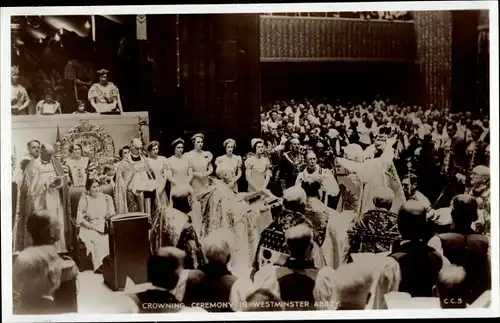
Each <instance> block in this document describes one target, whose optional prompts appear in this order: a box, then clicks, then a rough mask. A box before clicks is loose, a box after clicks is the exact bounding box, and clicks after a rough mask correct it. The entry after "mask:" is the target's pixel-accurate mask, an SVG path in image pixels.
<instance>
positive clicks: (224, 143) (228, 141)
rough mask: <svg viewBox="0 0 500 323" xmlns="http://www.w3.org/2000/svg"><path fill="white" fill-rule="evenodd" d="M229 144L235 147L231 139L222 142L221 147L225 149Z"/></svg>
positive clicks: (234, 142)
mask: <svg viewBox="0 0 500 323" xmlns="http://www.w3.org/2000/svg"><path fill="white" fill-rule="evenodd" d="M230 143H232V144H233V146H234V147H236V141H234V139H231V138H229V139H226V140H224V142H223V143H222V146H224V147H226V146H227V145H229V144H230Z"/></svg>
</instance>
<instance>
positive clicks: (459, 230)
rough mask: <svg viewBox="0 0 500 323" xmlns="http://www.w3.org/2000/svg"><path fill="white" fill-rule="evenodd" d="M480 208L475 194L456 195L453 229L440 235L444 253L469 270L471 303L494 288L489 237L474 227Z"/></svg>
mask: <svg viewBox="0 0 500 323" xmlns="http://www.w3.org/2000/svg"><path fill="white" fill-rule="evenodd" d="M477 211H478V210H477V202H476V200H475V199H474V197H473V196H470V195H465V194H462V195H458V196H456V197H455V198H453V200H452V210H451V216H452V219H453V223H452V230H451V232H448V233H442V234H440V235H439V238H440V240H441V247H442V249H443V253H444V256H445V257H446V258H447V259H448V260H449V261H450V262H451V263H452V264H454V265H458V266H462V267H463V268H465V270H466V272H467V279H466V282H467V284H468V288H469V291H468V293H467V295H464V296H466V298H465V300H466V301H467V303H468V304H472V302H474V301H475V300H476V299H477V298H478V297H479V296H480V295H481V294H482V293H483V292H484V291H486V290H488V289H490V288H491V273H490V260H489V257H488V248H489V241H488V238H487V237H485V236H484V235H482V234H477V233H476V232H474V231H473V230H472V229H471V226H472V223H473V222H474V221H476V220H477Z"/></svg>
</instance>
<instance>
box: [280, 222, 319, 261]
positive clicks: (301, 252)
mask: <svg viewBox="0 0 500 323" xmlns="http://www.w3.org/2000/svg"><path fill="white" fill-rule="evenodd" d="M312 238H313V230H312V228H311V227H309V226H308V225H307V224H299V225H297V226H294V227H291V228H289V229H288V230H286V231H285V239H286V244H287V246H288V250H289V252H290V256H291V257H293V258H296V259H305V258H307V257H308V252H309V251H310V250H311V247H312Z"/></svg>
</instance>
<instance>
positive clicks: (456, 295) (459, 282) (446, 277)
mask: <svg viewBox="0 0 500 323" xmlns="http://www.w3.org/2000/svg"><path fill="white" fill-rule="evenodd" d="M436 292H437V296H438V297H439V301H440V304H441V308H465V307H466V306H467V302H466V299H467V296H468V293H469V290H468V287H467V273H466V271H465V269H464V268H463V267H460V266H455V265H449V266H446V267H443V269H441V271H440V272H439V274H438V277H437V282H436Z"/></svg>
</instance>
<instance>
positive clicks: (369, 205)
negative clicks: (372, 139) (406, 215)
mask: <svg viewBox="0 0 500 323" xmlns="http://www.w3.org/2000/svg"><path fill="white" fill-rule="evenodd" d="M396 140H397V139H396V137H394V138H389V139H387V141H386V144H385V148H384V150H383V153H382V155H381V156H380V157H376V158H369V159H365V157H366V155H367V153H366V152H364V151H363V149H362V148H361V147H360V146H359V145H356V144H350V145H348V146H347V147H345V149H344V155H345V157H346V158H337V162H338V164H339V165H340V166H341V167H343V168H345V169H346V170H347V171H348V172H352V173H355V174H356V175H357V176H358V178H359V179H360V180H361V181H362V182H363V184H364V190H363V196H362V202H361V213H360V214H364V213H365V212H366V211H368V210H371V209H373V208H374V205H373V196H374V194H375V192H376V191H377V190H378V189H380V188H382V187H388V188H390V189H391V190H393V192H394V196H395V199H394V201H393V205H392V208H391V211H396V212H397V210H398V209H399V207H400V206H401V205H402V204H403V203H404V202H405V198H404V193H403V188H402V185H401V181H400V179H399V176H398V175H397V173H396V172H395V171H393V169H394V164H393V159H394V148H393V146H394V144H395V143H396Z"/></svg>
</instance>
